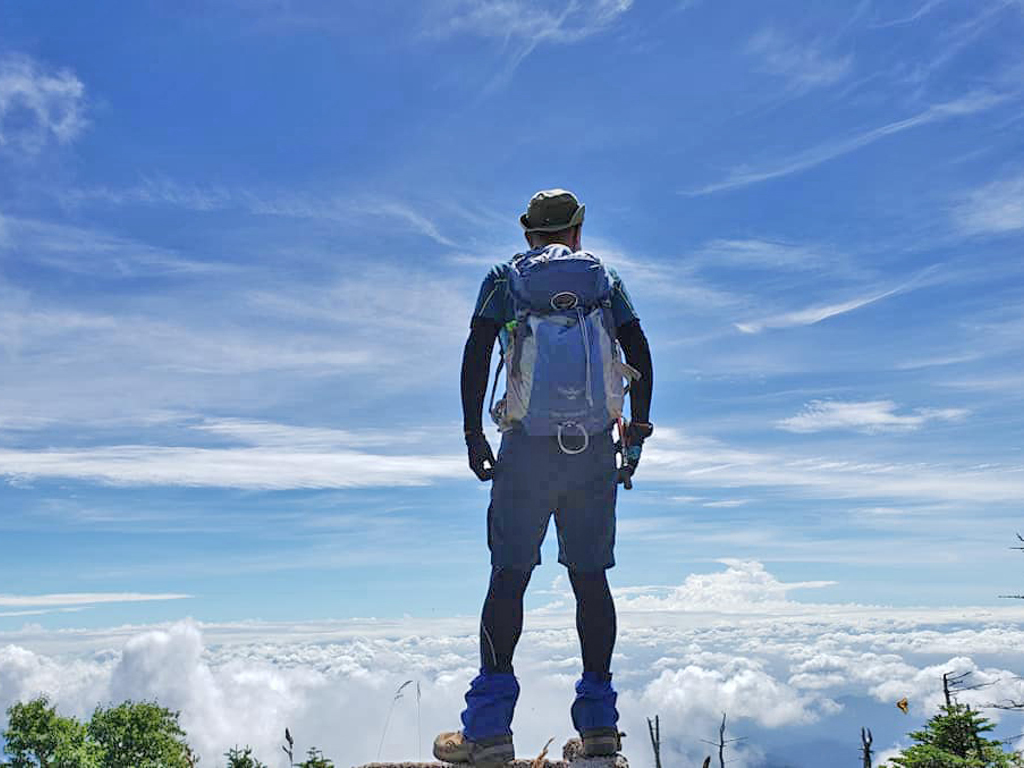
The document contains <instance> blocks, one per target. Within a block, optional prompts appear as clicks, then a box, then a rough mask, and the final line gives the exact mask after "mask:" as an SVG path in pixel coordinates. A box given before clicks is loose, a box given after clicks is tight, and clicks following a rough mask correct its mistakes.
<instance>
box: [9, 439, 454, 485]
mask: <svg viewBox="0 0 1024 768" xmlns="http://www.w3.org/2000/svg"><path fill="white" fill-rule="evenodd" d="M2 475H6V476H8V477H13V478H15V479H22V480H24V479H35V478H55V477H62V478H69V479H75V480H84V481H88V482H101V483H110V484H113V485H182V486H190V487H216V488H247V489H252V490H285V489H296V488H364V487H371V486H416V485H426V484H429V483H431V482H434V481H437V480H442V479H464V478H465V477H466V468H465V459H464V458H463V457H462V456H461V455H458V456H456V455H447V456H445V455H437V454H431V453H426V454H406V455H394V454H380V453H369V452H365V451H355V450H344V449H338V450H334V451H317V450H287V449H280V448H278V449H275V448H223V449H220V448H178V447H175V448H166V447H153V446H147V445H123V446H115V447H97V448H90V449H88V450H77V449H65V450H44V451H27V450H23V451H19V450H10V449H2V450H0V476H2Z"/></svg>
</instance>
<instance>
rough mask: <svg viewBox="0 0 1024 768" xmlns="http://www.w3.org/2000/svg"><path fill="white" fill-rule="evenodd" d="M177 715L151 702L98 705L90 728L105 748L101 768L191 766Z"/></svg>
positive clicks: (181, 767) (93, 736)
mask: <svg viewBox="0 0 1024 768" xmlns="http://www.w3.org/2000/svg"><path fill="white" fill-rule="evenodd" d="M178 715H179V713H178V712H172V711H170V710H169V709H165V708H164V707H161V706H159V705H158V704H157V703H156V702H148V701H140V702H133V701H130V700H129V701H126V702H124V703H123V704H119V705H117V706H116V707H110V708H109V709H103V708H101V707H97V708H96V710H95V711H94V712H93V715H92V719H91V720H90V721H89V726H88V731H89V736H90V737H91V738H92V740H93V741H94V742H96V744H98V745H99V746H100V747H101V748H102V749H103V762H102V768H189V765H190V760H189V756H190V751H189V748H188V744H187V743H186V742H185V732H184V731H183V730H182V729H181V726H179V725H178Z"/></svg>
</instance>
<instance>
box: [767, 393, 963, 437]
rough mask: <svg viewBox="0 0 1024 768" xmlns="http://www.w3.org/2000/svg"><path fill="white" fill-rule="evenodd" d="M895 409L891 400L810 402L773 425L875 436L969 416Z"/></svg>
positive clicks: (950, 411)
mask: <svg viewBox="0 0 1024 768" xmlns="http://www.w3.org/2000/svg"><path fill="white" fill-rule="evenodd" d="M896 408H897V406H896V403H894V402H893V401H891V400H866V401H861V402H839V401H835V400H812V401H811V402H810V403H808V404H807V405H806V406H804V410H803V411H802V412H801V413H798V414H797V415H796V416H790V417H788V418H785V419H780V420H779V421H777V422H775V425H776V426H777V427H778V428H779V429H784V430H786V431H787V432H798V433H803V434H807V433H811V432H824V431H827V430H853V431H855V432H865V433H868V434H876V433H881V432H906V431H910V430H914V429H919V428H921V427H922V426H924V425H925V424H926V423H928V422H930V421H959V420H961V419H963V418H965V417H966V416H967V415H968V414H969V413H970V412H969V411H968V410H966V409H963V408H917V409H915V410H914V411H913V412H911V413H909V414H900V413H897V412H896Z"/></svg>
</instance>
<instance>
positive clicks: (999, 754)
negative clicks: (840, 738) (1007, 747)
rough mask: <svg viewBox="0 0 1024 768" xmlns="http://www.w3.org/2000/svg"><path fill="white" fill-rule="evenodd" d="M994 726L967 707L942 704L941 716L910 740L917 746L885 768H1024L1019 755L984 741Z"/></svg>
mask: <svg viewBox="0 0 1024 768" xmlns="http://www.w3.org/2000/svg"><path fill="white" fill-rule="evenodd" d="M993 728H995V725H993V724H992V723H991V722H989V721H988V719H987V718H985V717H983V716H982V715H981V714H980V713H979V712H977V711H975V710H973V709H971V708H970V706H968V705H966V704H959V703H957V702H952V703H950V704H946V705H943V706H942V707H941V708H940V710H939V714H937V715H935V717H933V718H932V719H931V720H929V721H928V722H927V723H926V724H925V726H924V728H923V729H922V730H920V731H914V732H913V733H911V734H910V737H911V738H912V739H913V740H914V741H915V742H917V743H916V744H914V745H912V746H910V747H908V748H907V749H905V750H903V752H902V753H901V754H900V755H898V756H897V757H893V758H891V759H890V760H889V762H887V763H886V764H885V766H883V767H882V768H1024V758H1022V757H1021V755H1020V754H1017V753H1014V754H1010V753H1007V752H1005V751H1003V746H1002V744H1001V743H1000V742H998V741H995V740H994V739H988V738H985V736H984V734H986V733H988V732H990V731H991V730H992V729H993Z"/></svg>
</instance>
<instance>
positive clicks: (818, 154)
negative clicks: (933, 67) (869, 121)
mask: <svg viewBox="0 0 1024 768" xmlns="http://www.w3.org/2000/svg"><path fill="white" fill-rule="evenodd" d="M1009 98H1010V97H1009V96H1008V95H1005V94H998V93H992V92H988V91H980V92H974V93H969V94H967V95H966V96H961V97H960V98H958V99H954V100H952V101H946V102H942V103H940V104H933V105H931V106H930V107H928V108H927V109H925V110H924V111H923V112H919V113H918V114H916V115H914V116H913V117H908V118H905V119H903V120H897V121H895V122H892V123H888V124H886V125H883V126H880V127H878V128H872V129H871V130H868V131H863V132H861V133H857V134H854V135H852V136H849V137H847V138H844V139H837V140H833V141H827V142H825V143H823V144H819V145H818V146H816V147H812V148H811V149H808V150H805V151H803V152H799V153H797V154H795V155H791V156H790V157H787V158H783V159H781V160H779V161H777V162H775V163H771V164H769V165H766V166H764V167H762V168H755V169H751V168H749V167H748V166H744V167H742V168H737V169H736V170H734V171H733V172H732V173H731V174H730V175H729V176H728V177H727V178H725V179H724V180H722V181H718V182H715V183H713V184H708V185H706V186H704V187H700V188H698V189H695V190H691V191H688V192H685V193H684V194H687V195H709V194H713V193H715V192H724V191H728V190H731V189H739V188H741V187H746V186H750V185H751V184H757V183H760V182H762V181H769V180H771V179H777V178H781V177H783V176H789V175H791V174H794V173H800V172H801V171H806V170H809V169H810V168H814V167H815V166H818V165H821V164H822V163H826V162H828V161H829V160H834V159H836V158H837V157H842V156H843V155H847V154H849V153H851V152H855V151H857V150H858V149H862V148H863V147H866V146H868V145H870V144H874V143H875V142H876V141H879V140H880V139H883V138H885V137H887V136H892V135H895V134H898V133H902V132H903V131H907V130H910V129H912V128H918V127H920V126H924V125H930V124H931V123H936V122H943V121H945V120H949V119H952V118H955V117H964V116H967V115H974V114H978V113H980V112H984V111H986V110H989V109H992V108H993V107H995V106H998V105H999V104H1002V103H1004V102H1006V101H1007V100H1008V99H1009Z"/></svg>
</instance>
